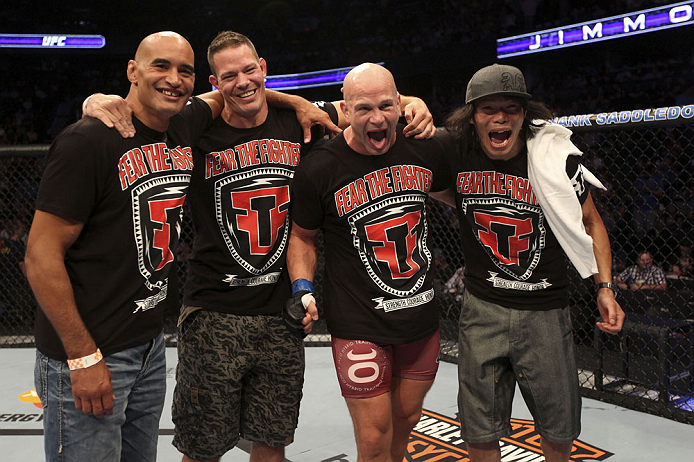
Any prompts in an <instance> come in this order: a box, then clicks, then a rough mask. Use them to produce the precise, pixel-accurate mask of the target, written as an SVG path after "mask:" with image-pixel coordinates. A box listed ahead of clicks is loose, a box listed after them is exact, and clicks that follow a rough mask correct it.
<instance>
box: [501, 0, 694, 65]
mask: <svg viewBox="0 0 694 462" xmlns="http://www.w3.org/2000/svg"><path fill="white" fill-rule="evenodd" d="M693 10H694V0H690V1H687V2H679V3H673V4H670V5H663V6H659V7H657V8H650V9H648V10H640V11H635V12H633V13H627V14H623V15H619V16H610V17H609V18H604V19H596V20H594V21H589V22H582V23H579V24H571V25H569V26H563V27H557V28H555V29H546V30H542V31H538V32H530V33H528V34H523V35H516V36H513V37H507V38H501V39H498V40H497V41H496V56H497V58H499V59H501V58H508V57H511V56H520V55H525V54H529V53H539V52H541V51H549V50H556V49H559V48H566V47H572V46H576V45H585V44H588V43H593V42H600V41H603V40H612V39H617V38H624V37H630V36H632V35H637V34H645V33H647V32H656V31H659V30H663V29H670V28H672V27H682V26H691V25H692V24H694V11H693Z"/></svg>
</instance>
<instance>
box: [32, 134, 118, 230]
mask: <svg viewBox="0 0 694 462" xmlns="http://www.w3.org/2000/svg"><path fill="white" fill-rule="evenodd" d="M100 146H101V147H102V149H103V146H104V145H103V144H101V145H100ZM98 147H99V146H98V145H97V146H96V147H95V143H94V142H92V141H91V140H90V139H88V137H87V136H85V135H83V134H81V133H76V132H75V130H69V129H68V131H66V132H63V133H61V134H60V135H59V136H58V138H57V139H56V140H55V141H54V142H53V145H52V146H51V148H50V151H49V153H48V160H47V162H46V168H45V170H44V172H43V176H42V177H41V183H40V184H39V190H38V194H37V198H36V208H37V209H38V210H41V211H43V212H47V213H50V214H52V215H56V216H58V217H61V218H64V219H66V220H71V221H76V222H79V223H86V222H87V219H88V218H89V216H90V215H91V213H92V210H93V209H94V207H95V205H96V203H97V198H98V197H99V195H100V190H101V188H103V186H104V185H105V183H106V177H105V176H106V172H105V169H102V168H99V165H100V163H101V161H102V159H103V158H104V154H103V153H102V152H99V149H98ZM95 148H96V149H95Z"/></svg>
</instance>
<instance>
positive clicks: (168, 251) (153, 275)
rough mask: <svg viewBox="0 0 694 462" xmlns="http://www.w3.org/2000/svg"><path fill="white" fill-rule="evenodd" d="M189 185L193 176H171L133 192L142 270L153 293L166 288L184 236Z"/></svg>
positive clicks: (148, 182)
mask: <svg viewBox="0 0 694 462" xmlns="http://www.w3.org/2000/svg"><path fill="white" fill-rule="evenodd" d="M189 183H190V174H176V175H167V176H162V177H157V178H153V179H151V180H148V181H146V182H144V183H142V184H140V185H138V186H137V187H136V188H134V189H133V190H132V205H133V219H134V222H133V223H134V232H135V242H136V244H137V257H138V266H139V269H140V273H141V274H142V276H143V277H144V278H145V279H146V280H147V282H146V285H147V287H148V288H149V289H150V290H151V289H153V288H155V287H157V288H160V289H161V288H162V287H163V286H165V285H166V279H167V277H168V274H169V268H170V267H171V265H170V263H172V262H173V261H174V253H175V251H176V247H177V246H178V238H179V236H180V234H181V219H182V217H183V203H184V202H185V200H186V193H187V191H188V185H189Z"/></svg>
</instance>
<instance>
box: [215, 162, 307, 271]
mask: <svg viewBox="0 0 694 462" xmlns="http://www.w3.org/2000/svg"><path fill="white" fill-rule="evenodd" d="M293 177H294V172H293V171H292V170H289V169H285V168H280V167H272V168H260V169H255V170H252V171H249V172H244V173H239V174H236V175H230V176H227V177H225V178H223V179H221V180H219V181H217V182H216V184H215V196H216V197H215V207H216V216H217V223H218V224H219V229H220V232H221V234H222V237H223V238H224V242H225V243H226V245H227V248H228V249H229V253H230V254H231V256H232V257H233V258H234V260H235V261H236V262H237V263H238V264H239V265H241V266H242V267H243V268H244V269H245V270H246V271H248V272H249V273H250V274H254V275H259V274H263V273H264V272H265V271H267V270H268V269H270V268H271V267H272V265H274V264H275V263H276V262H277V261H278V260H280V258H281V257H282V255H283V252H284V249H285V247H286V245H287V240H288V239H289V235H288V232H287V231H288V229H289V220H290V217H289V205H290V200H291V190H290V184H291V179H292V178H293Z"/></svg>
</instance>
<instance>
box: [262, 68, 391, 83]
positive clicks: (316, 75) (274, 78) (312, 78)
mask: <svg viewBox="0 0 694 462" xmlns="http://www.w3.org/2000/svg"><path fill="white" fill-rule="evenodd" d="M377 64H379V65H381V66H383V63H382V62H380V63H377ZM352 69H354V66H352V67H341V68H339V69H326V70H323V71H313V72H303V73H301V74H281V75H268V76H267V77H266V78H265V87H266V88H271V89H273V90H296V89H299V88H310V87H324V86H327V85H341V84H342V81H343V80H344V79H345V76H346V75H347V73H348V72H349V71H351V70H352Z"/></svg>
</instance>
